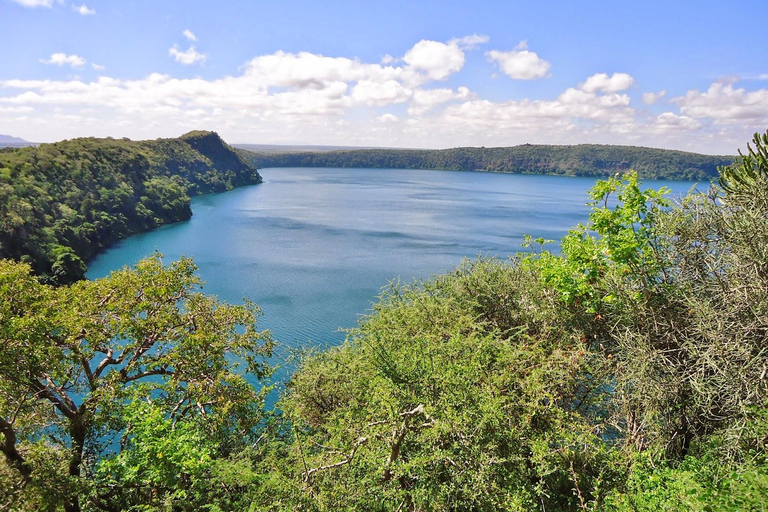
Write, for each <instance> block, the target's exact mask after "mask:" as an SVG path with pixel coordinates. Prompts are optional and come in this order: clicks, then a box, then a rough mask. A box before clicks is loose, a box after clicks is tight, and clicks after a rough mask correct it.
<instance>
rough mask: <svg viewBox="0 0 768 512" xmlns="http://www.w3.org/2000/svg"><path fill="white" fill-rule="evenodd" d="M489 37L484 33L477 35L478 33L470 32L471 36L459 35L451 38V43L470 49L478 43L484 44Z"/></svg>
mask: <svg viewBox="0 0 768 512" xmlns="http://www.w3.org/2000/svg"><path fill="white" fill-rule="evenodd" d="M490 39H491V38H490V37H488V36H485V35H479V34H472V35H471V36H465V37H459V38H456V39H451V41H450V42H451V43H455V44H457V45H458V46H459V47H461V48H464V49H467V50H471V49H473V48H475V47H477V46H478V45H481V44H485V43H487V42H488V41H490Z"/></svg>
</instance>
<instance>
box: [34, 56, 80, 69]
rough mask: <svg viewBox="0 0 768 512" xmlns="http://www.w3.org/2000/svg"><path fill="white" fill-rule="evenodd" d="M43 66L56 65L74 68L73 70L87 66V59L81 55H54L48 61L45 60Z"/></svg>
mask: <svg viewBox="0 0 768 512" xmlns="http://www.w3.org/2000/svg"><path fill="white" fill-rule="evenodd" d="M40 62H42V63H43V64H54V65H56V66H64V65H68V66H72V67H73V68H76V67H80V66H83V65H85V59H84V58H82V57H80V56H79V55H74V54H73V55H67V54H66V53H52V54H51V56H50V57H49V58H48V59H43V60H41V61H40Z"/></svg>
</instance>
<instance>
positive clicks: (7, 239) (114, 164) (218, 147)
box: [0, 131, 261, 284]
mask: <svg viewBox="0 0 768 512" xmlns="http://www.w3.org/2000/svg"><path fill="white" fill-rule="evenodd" d="M260 182H261V176H260V175H259V173H258V172H257V171H256V168H255V167H252V166H251V165H249V164H248V162H246V161H245V160H244V159H243V158H242V156H241V154H240V153H239V152H238V151H236V150H235V149H234V148H232V147H230V146H229V145H227V144H226V143H225V142H224V141H223V140H221V138H220V137H219V136H218V135H217V134H216V133H214V132H203V131H196V132H190V133H187V134H186V135H183V136H181V137H180V138H178V139H157V140H152V141H131V140H129V139H112V138H107V139H95V138H81V139H73V140H65V141H61V142H57V143H55V144H41V145H40V146H38V147H26V148H17V149H9V148H6V149H4V150H2V151H0V258H11V259H15V260H22V261H27V262H29V263H30V264H31V265H32V267H33V269H34V270H35V272H36V273H37V274H38V275H40V276H42V279H43V280H44V281H47V282H52V283H57V284H62V283H67V282H71V281H73V280H77V279H80V278H82V277H83V275H84V272H85V269H86V267H85V264H84V262H86V261H88V260H89V259H90V258H92V257H93V256H95V255H96V254H97V253H98V252H99V251H100V250H102V249H104V248H106V247H108V246H109V245H110V244H112V243H114V242H116V241H117V240H120V239H121V238H125V237H127V236H130V235H132V234H135V233H140V232H143V231H148V230H150V229H152V228H155V227H157V226H160V225H162V224H168V223H171V222H176V221H180V220H186V219H189V217H190V216H191V215H192V210H191V208H190V200H189V197H190V196H191V195H197V194H204V193H207V192H221V191H224V190H229V189H231V188H234V187H238V186H241V185H247V184H252V183H260Z"/></svg>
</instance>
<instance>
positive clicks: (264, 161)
mask: <svg viewBox="0 0 768 512" xmlns="http://www.w3.org/2000/svg"><path fill="white" fill-rule="evenodd" d="M244 149H249V148H247V147H244ZM246 158H248V159H249V161H250V162H251V163H252V164H253V165H255V166H257V167H361V168H375V169H379V168H382V169H383V168H398V169H441V170H450V171H488V172H503V173H525V174H557V175H565V176H599V177H606V176H610V175H612V174H614V173H616V172H622V171H628V170H630V169H633V170H635V171H637V172H638V174H639V176H640V177H641V178H645V179H652V178H663V179H694V180H701V179H709V178H713V177H716V176H717V168H718V166H722V165H728V164H730V163H732V162H733V157H730V156H712V155H702V154H698V153H687V152H684V151H672V150H667V149H655V148H644V147H635V146H607V145H598V144H580V145H578V146H552V145H531V144H525V145H522V146H514V147H505V148H484V147H482V148H469V147H466V148H452V149H439V150H425V149H359V150H345V151H330V152H329V151H323V152H319V151H315V152H308V151H302V152H284V153H274V152H255V151H253V150H251V151H250V154H249V155H248V156H247V157H246Z"/></svg>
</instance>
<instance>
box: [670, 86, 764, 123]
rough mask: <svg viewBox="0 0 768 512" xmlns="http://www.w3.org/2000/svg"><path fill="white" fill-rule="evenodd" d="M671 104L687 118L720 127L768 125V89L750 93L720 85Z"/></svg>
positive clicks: (691, 94)
mask: <svg viewBox="0 0 768 512" xmlns="http://www.w3.org/2000/svg"><path fill="white" fill-rule="evenodd" d="M671 103H673V104H675V105H677V106H678V107H679V108H680V112H682V113H683V114H685V115H688V116H690V117H693V118H697V119H698V118H710V119H714V120H716V122H717V123H719V124H735V123H744V122H747V123H751V124H755V125H765V124H768V89H759V90H756V91H747V90H746V89H744V88H735V87H734V86H733V84H731V83H722V82H716V83H714V84H712V85H710V86H709V89H708V90H707V91H705V92H701V91H696V90H691V91H688V92H687V93H686V94H685V96H681V97H678V98H674V99H672V100H671Z"/></svg>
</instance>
